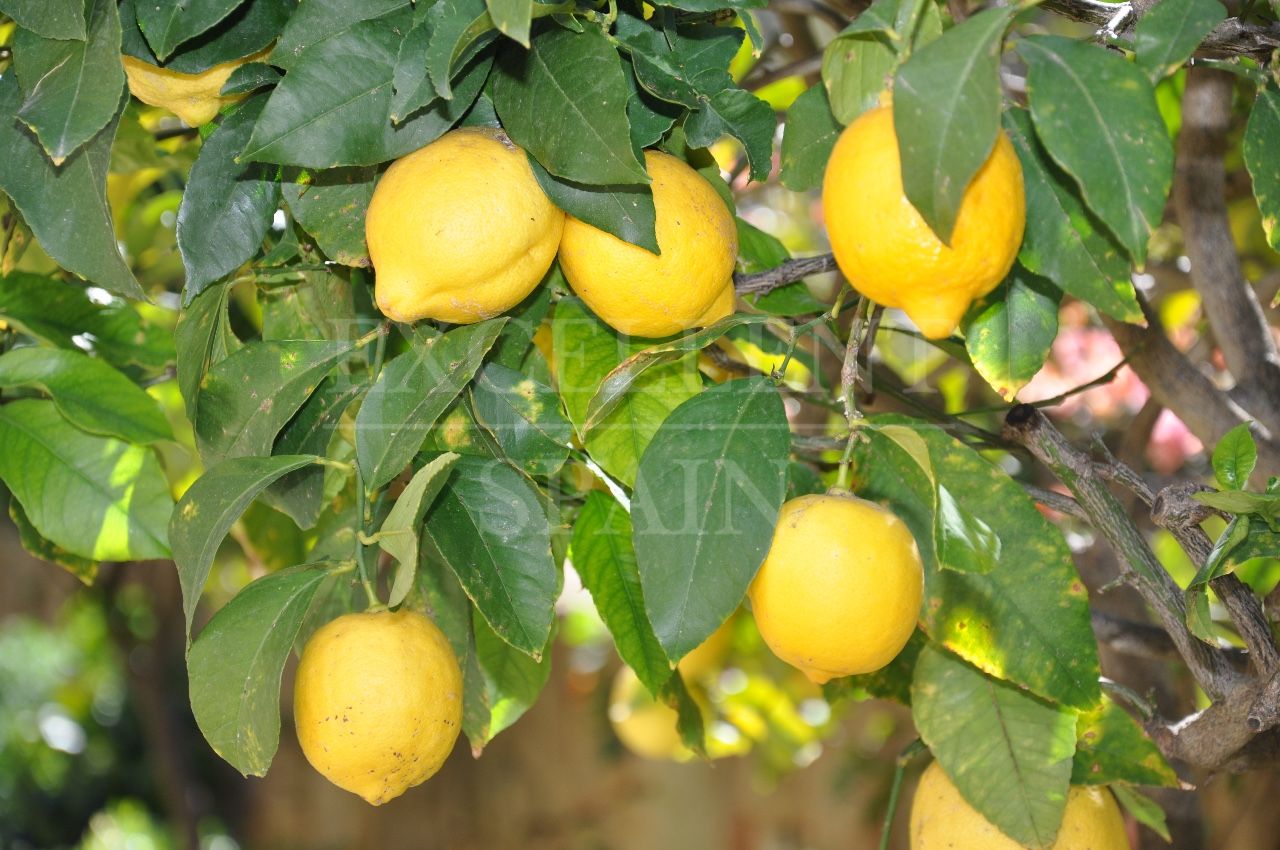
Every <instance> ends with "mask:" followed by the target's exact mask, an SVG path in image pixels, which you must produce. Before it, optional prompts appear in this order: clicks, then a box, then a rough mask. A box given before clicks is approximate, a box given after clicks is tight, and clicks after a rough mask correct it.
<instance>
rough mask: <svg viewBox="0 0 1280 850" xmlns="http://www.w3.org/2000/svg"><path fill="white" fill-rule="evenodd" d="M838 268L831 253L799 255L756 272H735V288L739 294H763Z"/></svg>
mask: <svg viewBox="0 0 1280 850" xmlns="http://www.w3.org/2000/svg"><path fill="white" fill-rule="evenodd" d="M835 270H836V258H835V257H834V256H833V255H831V254H819V255H818V256H816V257H799V258H797V259H794V260H787V261H786V262H785V263H783V264H782V265H780V266H777V267H776V268H772V269H766V270H765V271H762V272H755V273H754V274H735V275H734V276H733V288H734V289H735V290H737V292H738V294H739V295H763V294H764V293H766V292H772V291H773V290H775V289H777V288H778V287H780V286H786V285H787V284H788V283H794V282H795V281H797V280H804V279H805V278H806V277H810V276H812V275H815V274H824V273H826V272H832V271H835Z"/></svg>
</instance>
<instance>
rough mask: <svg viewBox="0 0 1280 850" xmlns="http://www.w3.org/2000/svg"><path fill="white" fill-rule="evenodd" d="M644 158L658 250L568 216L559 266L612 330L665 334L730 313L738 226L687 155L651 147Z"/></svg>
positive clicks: (580, 295)
mask: <svg viewBox="0 0 1280 850" xmlns="http://www.w3.org/2000/svg"><path fill="white" fill-rule="evenodd" d="M645 165H646V167H647V168H648V170H649V176H650V177H651V178H652V179H653V183H652V186H651V188H652V190H653V206H654V210H655V214H656V216H657V218H656V223H655V230H656V233H657V237H658V248H659V249H660V251H661V254H658V255H655V254H651V253H650V252H648V251H646V250H645V249H643V248H640V247H637V246H635V245H632V244H630V243H628V242H623V241H622V240H621V239H619V238H618V237H616V236H614V235H612V234H610V233H605V232H604V231H603V230H599V229H597V228H595V227H592V226H591V225H589V224H587V223H585V222H582V221H579V220H578V219H576V218H574V217H573V216H568V217H567V218H566V220H565V225H564V236H563V238H562V239H561V240H560V269H561V270H562V271H563V272H564V276H565V278H567V279H568V281H569V285H570V286H572V287H573V291H574V292H576V293H577V294H578V296H579V297H580V298H581V299H582V300H583V301H585V302H586V304H587V306H588V307H590V308H591V310H592V312H594V313H595V314H596V315H597V316H599V317H600V318H601V319H602V320H603V321H604V322H605V323H606V324H608V325H609V326H610V327H612V328H613V329H614V330H617V331H619V332H621V333H624V334H630V335H632V336H642V337H662V336H670V335H671V334H674V333H679V332H680V331H683V330H688V329H689V328H694V327H701V326H703V325H709V324H711V323H712V322H714V321H716V320H717V319H721V318H724V317H725V316H727V315H729V314H730V313H731V312H733V266H734V263H735V262H736V260H737V256H738V230H737V227H736V226H735V225H734V221H733V214H732V213H730V212H729V208H728V207H726V206H725V204H724V201H723V200H721V198H720V196H719V195H718V194H716V190H715V189H713V188H712V187H711V184H710V183H708V182H707V181H706V180H704V179H703V178H702V176H701V175H700V174H698V172H696V171H694V170H693V168H691V167H690V166H689V165H688V164H686V163H685V162H684V161H682V160H679V159H676V158H675V157H674V156H671V155H669V154H665V153H660V152H658V151H646V152H645Z"/></svg>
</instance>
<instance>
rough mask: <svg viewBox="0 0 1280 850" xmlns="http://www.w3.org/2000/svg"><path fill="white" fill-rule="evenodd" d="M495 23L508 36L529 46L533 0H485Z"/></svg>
mask: <svg viewBox="0 0 1280 850" xmlns="http://www.w3.org/2000/svg"><path fill="white" fill-rule="evenodd" d="M485 5H486V6H488V7H489V17H490V18H492V19H493V25H494V26H495V27H497V28H498V31H499V32H501V33H502V34H503V35H505V36H506V37H507V38H510V39H514V40H515V41H518V42H520V43H521V44H523V45H524V46H525V47H528V46H529V25H530V23H531V22H532V20H533V0H485Z"/></svg>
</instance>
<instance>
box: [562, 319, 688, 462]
mask: <svg viewBox="0 0 1280 850" xmlns="http://www.w3.org/2000/svg"><path fill="white" fill-rule="evenodd" d="M551 330H552V348H553V350H554V351H555V355H556V356H555V368H556V387H557V389H559V391H560V397H561V398H563V399H564V406H565V410H566V411H567V412H568V414H569V420H570V421H571V422H573V424H574V426H575V427H576V428H577V430H578V433H579V435H582V434H583V433H584V431H583V425H584V423H585V422H586V414H587V405H588V404H589V403H590V401H591V399H592V397H593V396H595V394H596V391H597V389H598V388H599V386H600V383H601V381H603V380H604V378H605V376H607V375H608V374H609V373H610V372H611V371H612V370H613V369H614V367H616V366H617V365H618V364H620V363H621V362H622V361H623V360H625V359H626V358H627V357H629V356H630V355H632V354H635V353H637V352H640V351H643V350H644V349H645V348H647V347H648V346H649V343H647V342H645V341H639V342H637V341H630V340H624V339H621V338H619V337H618V336H617V335H616V334H615V333H614V332H613V331H612V330H610V329H609V327H608V326H607V325H605V324H604V323H603V322H601V321H600V320H599V319H597V318H596V317H595V316H594V315H592V314H591V313H590V312H589V311H588V310H587V309H586V307H584V306H583V304H582V302H581V301H579V300H578V299H576V298H562V299H561V300H560V301H558V302H557V303H556V309H555V315H554V316H553V317H552V324H551ZM701 389H702V380H701V378H699V377H698V372H697V368H696V366H695V365H694V363H693V362H692V360H691V359H690V360H680V361H678V362H675V363H669V364H667V365H665V366H659V367H655V368H653V369H649V370H647V371H646V372H645V374H644V375H643V376H642V377H641V378H640V379H639V380H638V381H637V382H636V384H635V385H634V386H633V387H632V391H631V392H629V393H627V394H626V396H625V397H624V398H623V400H622V401H621V402H620V403H619V404H618V406H617V409H615V410H614V411H613V412H612V413H610V414H609V415H608V416H606V417H605V418H604V420H602V421H601V423H600V425H598V426H597V427H596V428H594V429H592V430H591V432H590V433H589V434H587V435H586V438H585V443H586V448H587V451H588V453H590V455H591V457H592V459H593V460H595V461H596V462H597V463H599V464H600V466H601V467H602V468H603V469H604V470H605V471H606V472H607V473H609V474H610V475H612V476H614V477H615V478H618V479H619V480H620V481H622V482H623V483H625V484H627V485H628V486H630V485H632V484H634V483H635V476H636V468H637V466H638V465H639V463H640V456H641V455H642V454H643V453H644V450H645V447H646V446H648V445H649V441H650V440H651V439H653V435H654V432H656V431H657V430H658V426H659V425H661V424H662V421H663V420H664V419H666V418H667V415H668V414H669V413H670V412H671V411H673V410H675V409H676V407H677V406H678V405H680V403H681V402H683V401H685V400H686V399H690V398H692V397H694V396H695V395H697V394H698V393H699V392H700V391H701Z"/></svg>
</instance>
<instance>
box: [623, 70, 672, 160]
mask: <svg viewBox="0 0 1280 850" xmlns="http://www.w3.org/2000/svg"><path fill="white" fill-rule="evenodd" d="M627 82H628V84H629V85H630V86H631V96H630V97H629V98H627V121H628V122H629V123H630V124H631V144H632V145H633V146H634V147H636V148H638V149H644V148H649V147H653V146H654V145H656V144H658V142H660V141H662V137H663V136H665V135H666V134H667V131H668V130H670V129H671V127H672V125H674V124H675V123H676V119H678V118H679V117H680V116H681V115H683V114H684V108H683V107H681V106H678V105H676V104H673V103H666V102H664V101H661V100H659V99H658V98H656V97H653V96H652V95H650V94H649V93H648V92H646V91H644V90H643V89H641V88H640V87H639V84H638V83H636V81H635V77H634V75H630V76H628V81H627Z"/></svg>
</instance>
